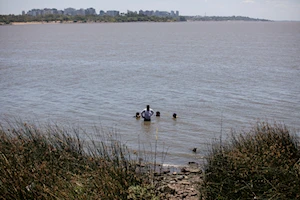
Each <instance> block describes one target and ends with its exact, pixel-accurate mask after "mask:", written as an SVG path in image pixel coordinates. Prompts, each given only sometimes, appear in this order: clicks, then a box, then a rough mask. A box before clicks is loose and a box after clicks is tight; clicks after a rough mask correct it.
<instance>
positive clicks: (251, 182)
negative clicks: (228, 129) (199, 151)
mask: <svg viewBox="0 0 300 200" xmlns="http://www.w3.org/2000/svg"><path fill="white" fill-rule="evenodd" d="M202 194H203V195H204V196H205V198H206V199H214V200H215V199H299V198H300V149H299V139H298V138H297V137H296V136H295V135H293V134H291V133H290V131H289V130H288V129H287V128H286V127H285V126H284V125H280V124H276V123H275V124H273V125H271V124H269V123H265V122H259V123H257V126H256V127H254V128H253V129H252V130H251V131H249V132H247V133H243V134H239V135H237V134H233V135H232V137H231V141H230V142H229V144H223V145H219V144H218V145H214V146H213V148H212V151H211V153H210V155H209V156H208V158H207V164H206V166H205V178H204V184H203V187H202Z"/></svg>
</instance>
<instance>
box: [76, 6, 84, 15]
mask: <svg viewBox="0 0 300 200" xmlns="http://www.w3.org/2000/svg"><path fill="white" fill-rule="evenodd" d="M76 15H82V16H85V9H83V8H81V9H79V10H76Z"/></svg>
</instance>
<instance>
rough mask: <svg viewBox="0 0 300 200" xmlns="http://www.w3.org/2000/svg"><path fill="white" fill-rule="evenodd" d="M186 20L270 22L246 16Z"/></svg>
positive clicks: (202, 17)
mask: <svg viewBox="0 0 300 200" xmlns="http://www.w3.org/2000/svg"><path fill="white" fill-rule="evenodd" d="M185 18H186V19H187V20H190V21H264V22H266V21H270V20H267V19H259V18H250V17H245V16H186V17H185Z"/></svg>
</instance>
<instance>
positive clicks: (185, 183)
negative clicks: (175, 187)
mask: <svg viewBox="0 0 300 200" xmlns="http://www.w3.org/2000/svg"><path fill="white" fill-rule="evenodd" d="M180 184H182V185H190V182H189V181H181V182H180Z"/></svg>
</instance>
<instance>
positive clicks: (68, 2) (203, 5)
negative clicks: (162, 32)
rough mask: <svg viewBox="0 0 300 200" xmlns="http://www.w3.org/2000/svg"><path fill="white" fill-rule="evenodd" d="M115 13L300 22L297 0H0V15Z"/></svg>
mask: <svg viewBox="0 0 300 200" xmlns="http://www.w3.org/2000/svg"><path fill="white" fill-rule="evenodd" d="M69 7H71V8H75V9H81V8H83V9H86V8H91V7H92V8H94V9H95V10H96V12H97V13H99V11H100V10H117V11H120V13H127V10H130V11H137V12H138V11H139V10H154V11H155V10H160V11H168V12H170V11H172V10H174V11H175V10H178V11H179V12H180V15H186V16H195V15H201V16H204V15H207V16H232V15H235V16H248V17H251V18H261V19H270V20H293V21H300V0H226V1H224V0H151V1H150V0H127V1H122V0H110V1H107V0H105V1H104V0H85V1H76V0H75V1H74V0H64V1H61V0H47V1H46V0H26V1H24V0H0V14H2V15H7V14H15V15H20V14H22V11H25V12H27V11H29V10H31V9H44V8H56V9H59V10H64V9H65V8H69Z"/></svg>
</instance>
